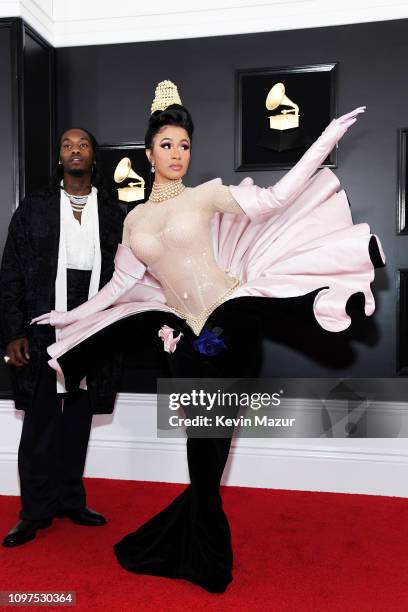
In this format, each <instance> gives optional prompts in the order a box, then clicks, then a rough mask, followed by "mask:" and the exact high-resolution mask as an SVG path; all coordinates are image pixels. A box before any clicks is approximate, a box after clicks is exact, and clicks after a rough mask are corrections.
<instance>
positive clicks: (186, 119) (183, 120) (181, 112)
mask: <svg viewBox="0 0 408 612" xmlns="http://www.w3.org/2000/svg"><path fill="white" fill-rule="evenodd" d="M165 125H176V126H178V127H182V128H184V129H185V130H186V132H187V134H188V135H189V138H190V142H191V141H192V138H193V132H194V124H193V120H192V118H191V115H190V113H189V112H188V110H187V109H186V107H185V106H182V105H181V104H170V106H168V107H167V108H166V109H165V110H163V111H161V110H157V111H154V113H153V114H152V115H150V118H149V125H148V128H147V132H146V135H145V146H146V149H151V148H152V142H153V138H154V137H155V136H156V134H157V133H158V132H159V131H160V130H161V128H162V127H164V126H165Z"/></svg>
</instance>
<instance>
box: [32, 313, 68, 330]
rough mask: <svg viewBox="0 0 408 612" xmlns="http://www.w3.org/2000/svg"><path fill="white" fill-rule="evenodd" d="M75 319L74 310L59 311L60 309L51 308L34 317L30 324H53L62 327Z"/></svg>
mask: <svg viewBox="0 0 408 612" xmlns="http://www.w3.org/2000/svg"><path fill="white" fill-rule="evenodd" d="M74 320H75V317H73V316H72V311H68V312H59V311H58V310H51V311H50V312H46V313H45V314H42V315H40V316H39V317H35V318H34V319H32V320H31V322H30V325H32V324H33V323H37V324H38V325H52V326H53V327H58V328H61V327H65V326H66V325H69V324H70V323H73V322H74Z"/></svg>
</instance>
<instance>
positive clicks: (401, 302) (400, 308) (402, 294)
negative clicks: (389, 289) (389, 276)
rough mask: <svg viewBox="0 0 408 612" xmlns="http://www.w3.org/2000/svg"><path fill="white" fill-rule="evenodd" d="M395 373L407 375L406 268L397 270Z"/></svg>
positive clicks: (407, 280)
mask: <svg viewBox="0 0 408 612" xmlns="http://www.w3.org/2000/svg"><path fill="white" fill-rule="evenodd" d="M396 285H397V300H396V301H397V326H396V329H397V374H399V375H400V376H408V269H407V268H402V269H400V270H397V282H396Z"/></svg>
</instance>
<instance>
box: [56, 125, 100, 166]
mask: <svg viewBox="0 0 408 612" xmlns="http://www.w3.org/2000/svg"><path fill="white" fill-rule="evenodd" d="M59 155H60V161H61V163H62V166H63V168H64V172H68V174H72V175H73V176H82V175H84V174H86V173H88V172H90V171H91V169H92V164H93V161H94V151H93V148H92V143H91V141H90V140H89V136H88V134H87V133H86V132H84V131H83V130H77V129H73V130H67V131H66V132H64V134H63V135H62V138H61V146H60V153H59Z"/></svg>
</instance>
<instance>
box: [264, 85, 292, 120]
mask: <svg viewBox="0 0 408 612" xmlns="http://www.w3.org/2000/svg"><path fill="white" fill-rule="evenodd" d="M282 105H284V106H290V107H291V108H290V109H286V108H284V109H282V110H281V111H280V113H279V114H277V115H271V116H270V117H269V127H270V128H271V129H272V130H290V129H293V128H297V127H299V117H300V115H299V107H298V105H297V104H295V103H294V102H292V100H290V99H289V98H288V97H287V96H286V95H285V86H284V84H283V83H276V85H274V86H273V87H272V89H271V90H270V91H269V93H268V96H267V98H266V101H265V106H266V108H267V109H268V110H270V111H272V110H275V109H277V108H278V107H279V106H282ZM291 113H294V114H293V115H292V114H291Z"/></svg>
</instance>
